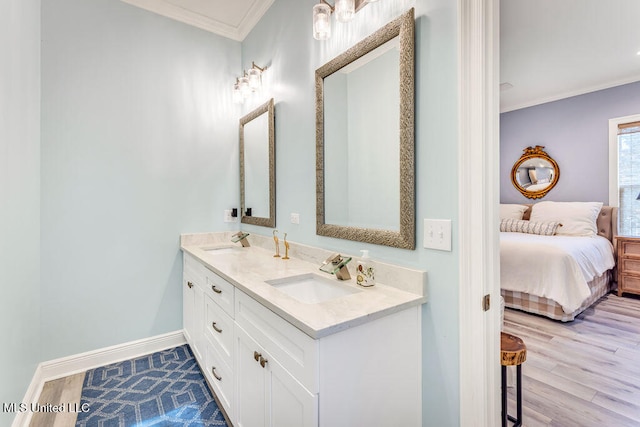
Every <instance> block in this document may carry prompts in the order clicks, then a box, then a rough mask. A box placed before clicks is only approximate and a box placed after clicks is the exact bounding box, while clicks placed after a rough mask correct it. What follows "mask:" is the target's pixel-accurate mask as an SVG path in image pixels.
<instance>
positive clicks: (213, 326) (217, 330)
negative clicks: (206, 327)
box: [211, 322, 222, 334]
mask: <svg viewBox="0 0 640 427" xmlns="http://www.w3.org/2000/svg"><path fill="white" fill-rule="evenodd" d="M211 327H212V328H213V330H214V331H216V332H217V333H219V334H221V333H222V329H220V328H218V327H217V326H216V322H213V323H211Z"/></svg>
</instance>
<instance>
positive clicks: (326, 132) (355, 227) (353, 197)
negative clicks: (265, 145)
mask: <svg viewBox="0 0 640 427" xmlns="http://www.w3.org/2000/svg"><path fill="white" fill-rule="evenodd" d="M414 33H415V18H414V10H413V8H412V9H410V10H409V11H408V12H406V13H405V14H403V15H402V16H400V17H399V18H397V19H395V20H393V21H391V22H390V23H389V24H387V25H385V26H384V27H382V28H381V29H379V30H377V31H376V32H375V33H373V34H372V35H370V36H368V37H367V38H365V39H364V40H362V41H361V42H359V43H358V44H356V45H355V46H353V47H351V48H350V49H348V50H347V51H345V52H344V53H342V54H341V55H339V56H337V57H336V58H334V59H333V60H331V61H329V62H328V63H326V64H324V65H323V66H321V67H320V68H318V69H317V70H316V234H318V235H320V236H329V237H335V238H340V239H348V240H354V241H359V242H366V243H373V244H378V245H386V246H393V247H397V248H405V249H415V154H414V150H415V148H414V97H415V94H414V91H415V83H414V80H415V78H414V49H415V47H414V43H415V41H414Z"/></svg>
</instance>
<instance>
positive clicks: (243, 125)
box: [240, 99, 275, 227]
mask: <svg viewBox="0 0 640 427" xmlns="http://www.w3.org/2000/svg"><path fill="white" fill-rule="evenodd" d="M274 127H275V117H274V101H273V99H271V100H269V101H268V102H266V103H265V104H263V105H261V106H260V107H258V108H256V109H255V110H253V111H252V112H250V113H249V114H247V115H246V116H244V117H243V118H241V119H240V214H241V222H243V223H246V224H254V225H262V226H265V227H275V133H274Z"/></svg>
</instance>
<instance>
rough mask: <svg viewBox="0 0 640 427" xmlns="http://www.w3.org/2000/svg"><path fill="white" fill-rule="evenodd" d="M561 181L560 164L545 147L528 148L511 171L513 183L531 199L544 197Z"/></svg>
mask: <svg viewBox="0 0 640 427" xmlns="http://www.w3.org/2000/svg"><path fill="white" fill-rule="evenodd" d="M559 179H560V168H559V167H558V163H556V161H555V160H553V159H552V158H551V156H549V155H548V154H547V153H546V152H545V151H544V146H542V145H536V146H535V147H527V148H525V149H524V154H523V155H522V156H521V157H520V159H518V161H517V162H516V163H515V164H514V165H513V168H512V169H511V182H512V183H513V186H514V187H516V189H517V190H518V191H519V192H520V193H522V195H523V196H524V197H526V198H529V199H540V198H542V197H544V196H545V195H546V194H547V193H548V192H549V191H550V190H551V189H552V188H553V187H555V186H556V184H557V183H558V180H559Z"/></svg>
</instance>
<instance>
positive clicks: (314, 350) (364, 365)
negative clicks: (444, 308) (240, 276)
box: [184, 253, 422, 427]
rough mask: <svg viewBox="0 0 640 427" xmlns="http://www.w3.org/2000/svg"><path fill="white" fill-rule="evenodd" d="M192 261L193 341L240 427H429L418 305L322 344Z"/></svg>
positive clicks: (188, 263)
mask: <svg viewBox="0 0 640 427" xmlns="http://www.w3.org/2000/svg"><path fill="white" fill-rule="evenodd" d="M184 257H185V264H184V266H185V270H184V281H185V290H184V296H185V302H184V310H185V312H184V328H185V335H186V336H187V339H188V340H189V344H191V345H192V347H193V345H195V346H196V348H197V350H194V353H195V354H196V358H197V360H198V363H199V364H200V367H201V368H202V370H203V371H204V374H205V376H206V377H207V379H208V380H209V382H210V384H211V386H212V388H213V390H214V392H215V394H216V396H217V397H218V400H219V401H220V403H221V405H222V407H223V408H224V410H225V412H226V413H227V416H228V417H229V419H230V421H231V423H232V424H233V425H234V426H236V427H353V426H361V425H362V426H365V425H370V426H379V427H396V426H403V427H405V426H406V427H418V426H420V425H421V421H422V416H421V407H422V402H421V399H422V397H421V396H422V394H421V384H422V379H421V372H422V370H421V363H422V362H421V338H420V324H421V320H420V316H421V306H420V305H410V306H407V307H405V308H403V309H399V310H394V312H391V313H389V314H386V315H384V316H382V317H379V318H375V319H373V320H370V319H369V318H367V317H366V316H365V317H364V318H361V320H360V321H359V322H358V324H356V325H350V327H345V328H337V330H335V331H332V332H333V333H328V334H327V333H323V334H320V335H321V336H320V337H319V338H317V339H314V338H312V337H311V336H310V335H308V334H307V333H305V332H302V330H301V329H298V328H297V327H295V326H294V325H293V324H292V323H290V322H289V321H287V320H285V318H283V317H281V316H280V315H278V314H276V313H274V312H273V311H271V310H270V309H269V308H267V306H266V305H263V304H262V303H261V302H259V301H258V300H257V299H254V298H252V297H251V296H249V294H247V293H245V292H244V290H243V289H242V288H241V286H240V285H239V286H238V288H236V287H234V286H233V285H232V284H231V283H229V282H227V281H226V280H224V279H222V277H220V276H219V275H217V274H215V273H214V272H212V271H211V270H209V269H208V268H207V267H205V266H204V265H203V264H200V263H199V261H197V259H196V258H194V257H192V256H191V255H190V254H188V253H185V255H184ZM194 280H195V283H196V285H194V286H193V287H189V286H188V282H189V281H191V282H193V281H194ZM202 283H204V285H203V286H199V285H201V284H202ZM239 283H241V282H239ZM197 288H200V294H199V296H198V294H194V293H191V290H193V289H197ZM372 297H374V296H373V295H372ZM309 309H311V310H312V309H313V306H312V305H311V306H310V307H309ZM345 309H347V310H355V311H357V310H358V307H348V306H346V307H345ZM285 317H286V316H285ZM294 323H295V322H294ZM198 336H201V339H200V341H199V340H198V338H195V337H198Z"/></svg>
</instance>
